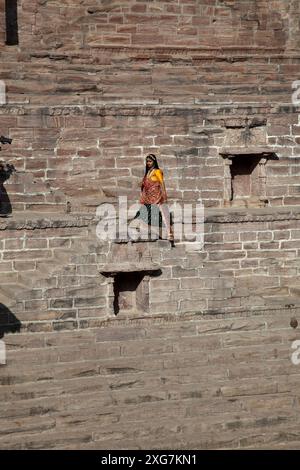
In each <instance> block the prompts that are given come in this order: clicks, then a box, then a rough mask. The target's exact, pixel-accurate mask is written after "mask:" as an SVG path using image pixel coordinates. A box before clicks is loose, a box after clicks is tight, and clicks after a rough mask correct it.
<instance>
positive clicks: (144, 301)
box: [100, 263, 161, 315]
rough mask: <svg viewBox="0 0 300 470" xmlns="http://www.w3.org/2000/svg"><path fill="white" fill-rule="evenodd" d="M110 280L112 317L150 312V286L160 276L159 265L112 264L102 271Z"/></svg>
mask: <svg viewBox="0 0 300 470" xmlns="http://www.w3.org/2000/svg"><path fill="white" fill-rule="evenodd" d="M100 272H101V274H103V275H104V276H106V277H107V278H108V284H109V293H108V308H109V313H110V314H111V315H119V314H128V315H132V314H143V313H148V312H149V284H150V278H151V277H152V276H159V275H160V274H161V270H160V269H159V266H158V265H152V266H149V265H147V266H146V265H145V266H143V265H139V266H138V265H134V264H130V263H128V264H123V265H122V264H121V265H115V266H113V265H112V264H110V265H109V266H107V267H103V268H101V270H100Z"/></svg>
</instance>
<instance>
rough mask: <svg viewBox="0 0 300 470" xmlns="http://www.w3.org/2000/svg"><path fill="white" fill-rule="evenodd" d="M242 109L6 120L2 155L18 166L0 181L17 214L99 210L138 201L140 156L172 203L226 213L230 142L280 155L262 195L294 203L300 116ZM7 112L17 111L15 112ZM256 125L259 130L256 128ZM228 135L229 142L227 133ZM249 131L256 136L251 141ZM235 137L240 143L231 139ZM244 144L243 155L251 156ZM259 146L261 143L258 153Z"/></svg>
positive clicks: (270, 165)
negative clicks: (116, 201)
mask: <svg viewBox="0 0 300 470" xmlns="http://www.w3.org/2000/svg"><path fill="white" fill-rule="evenodd" d="M250 109H251V110H249V108H248V107H247V108H246V107H243V106H240V107H239V110H238V113H234V112H232V110H231V109H230V108H229V107H225V106H223V107H221V106H220V107H218V108H216V109H214V112H212V110H211V109H209V108H203V107H201V109H199V108H197V107H189V108H182V107H172V108H171V109H170V108H168V107H164V106H158V107H152V106H147V107H146V108H143V109H140V108H139V107H137V106H136V105H135V106H134V107H128V106H127V107H126V106H125V107H122V108H119V107H116V108H115V107H112V106H110V107H99V106H98V107H93V108H91V107H84V108H77V107H67V108H56V109H55V110H52V108H48V107H47V108H44V109H43V110H39V111H36V110H35V109H34V108H28V109H26V111H25V112H24V113H23V114H21V115H17V116H12V115H7V114H5V115H2V117H1V121H2V125H3V127H2V129H3V132H6V133H7V134H9V135H10V136H11V137H12V138H13V139H14V143H13V146H11V148H9V149H7V150H5V151H3V152H2V154H3V157H5V160H7V161H10V162H11V163H13V164H14V165H15V167H16V169H17V173H14V174H13V175H12V176H11V178H10V179H9V180H8V181H7V182H6V183H5V188H6V190H7V193H8V195H9V199H10V202H11V204H12V207H13V209H15V210H28V209H31V210H38V211H49V210H54V209H55V210H59V211H60V212H64V210H65V208H66V202H67V201H70V203H71V206H72V205H73V209H72V210H73V211H75V212H76V210H78V207H81V208H85V210H95V208H96V207H97V205H99V204H100V203H101V202H103V201H104V200H107V198H114V197H116V196H117V195H126V196H128V198H129V200H130V201H132V202H133V201H137V200H138V197H139V182H140V181H141V179H142V176H143V172H144V157H145V155H146V154H147V153H149V152H154V153H155V154H157V156H158V159H159V163H160V165H161V166H162V168H163V169H164V174H165V178H166V185H167V189H168V194H169V197H170V201H195V200H197V199H199V198H201V200H202V201H203V204H204V206H205V207H207V208H208V207H223V206H224V205H226V204H225V199H226V194H225V193H226V184H225V175H226V162H225V160H224V158H222V156H221V152H222V149H223V148H224V147H227V146H228V142H229V145H230V144H232V143H233V144H235V146H234V148H235V147H236V142H237V143H238V145H240V147H239V148H241V149H242V150H243V152H244V153H247V152H248V153H251V152H252V151H253V150H251V149H253V148H254V147H253V145H254V146H256V144H257V139H258V137H257V133H256V129H258V131H259V132H260V133H261V135H262V138H261V144H262V145H261V146H263V149H262V150H261V152H263V151H264V150H265V149H266V148H267V150H269V151H270V152H274V154H275V155H276V159H270V160H268V161H267V163H266V164H265V192H264V199H265V200H266V204H267V205H269V206H274V207H275V206H294V205H297V204H299V201H300V197H299V190H298V177H299V164H298V159H299V144H300V140H299V135H300V134H299V128H300V126H299V116H298V114H297V113H295V112H293V107H292V106H290V107H288V108H284V107H283V106H277V107H276V108H273V109H272V108H270V107H268V106H263V105H262V106H256V107H255V106H252V107H251V108H250ZM12 112H13V110H12ZM247 119H249V122H254V123H255V121H257V126H258V127H255V128H253V129H250V142H249V143H248V144H247V146H244V147H243V146H241V143H240V142H239V139H238V137H235V135H238V136H239V135H240V134H241V133H242V132H243V131H244V129H245V123H246V120H247ZM255 125H256V124H255ZM232 135H233V137H232ZM251 135H252V136H251ZM235 141H236V142H235ZM247 148H249V150H247ZM259 148H260V147H258V149H259Z"/></svg>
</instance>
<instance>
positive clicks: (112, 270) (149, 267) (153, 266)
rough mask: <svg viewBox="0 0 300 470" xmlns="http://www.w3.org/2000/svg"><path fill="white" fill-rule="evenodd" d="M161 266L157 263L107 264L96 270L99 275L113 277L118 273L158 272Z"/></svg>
mask: <svg viewBox="0 0 300 470" xmlns="http://www.w3.org/2000/svg"><path fill="white" fill-rule="evenodd" d="M160 268H161V266H160V265H159V264H157V263H151V262H150V263H145V261H144V262H141V263H127V262H125V263H122V262H120V263H108V264H103V265H99V266H98V269H99V272H100V273H101V274H105V275H108V276H114V275H116V274H118V273H130V272H141V271H159V270H160Z"/></svg>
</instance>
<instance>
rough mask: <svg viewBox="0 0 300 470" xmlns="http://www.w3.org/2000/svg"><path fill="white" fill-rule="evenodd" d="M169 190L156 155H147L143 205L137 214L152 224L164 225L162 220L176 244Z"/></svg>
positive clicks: (143, 182) (146, 222)
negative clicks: (169, 205)
mask: <svg viewBox="0 0 300 470" xmlns="http://www.w3.org/2000/svg"><path fill="white" fill-rule="evenodd" d="M166 201H167V192H166V187H165V183H164V177H163V171H162V170H161V169H160V168H159V166H158V163H157V159H156V156H155V155H153V153H150V154H149V155H147V157H146V167H145V175H144V178H143V181H142V183H141V197H140V203H141V204H142V207H141V208H140V210H139V211H138V212H137V214H136V215H135V217H134V218H135V219H136V218H139V219H141V220H142V221H143V222H144V223H145V224H147V225H148V227H149V226H150V227H151V226H156V227H158V228H159V227H162V221H163V222H164V225H165V226H166V227H167V230H168V240H170V242H171V244H172V246H174V235H173V230H172V226H171V221H170V213H169V210H168V207H167V206H166V205H165V203H166Z"/></svg>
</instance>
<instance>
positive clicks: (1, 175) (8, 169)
mask: <svg viewBox="0 0 300 470" xmlns="http://www.w3.org/2000/svg"><path fill="white" fill-rule="evenodd" d="M15 171H16V169H15V167H14V166H13V165H11V164H9V163H1V162H0V216H6V215H8V214H11V213H12V206H11V202H10V200H9V196H8V194H7V191H6V189H5V186H4V183H5V181H6V180H8V179H9V177H10V175H11V174H12V173H14V172H15Z"/></svg>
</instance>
